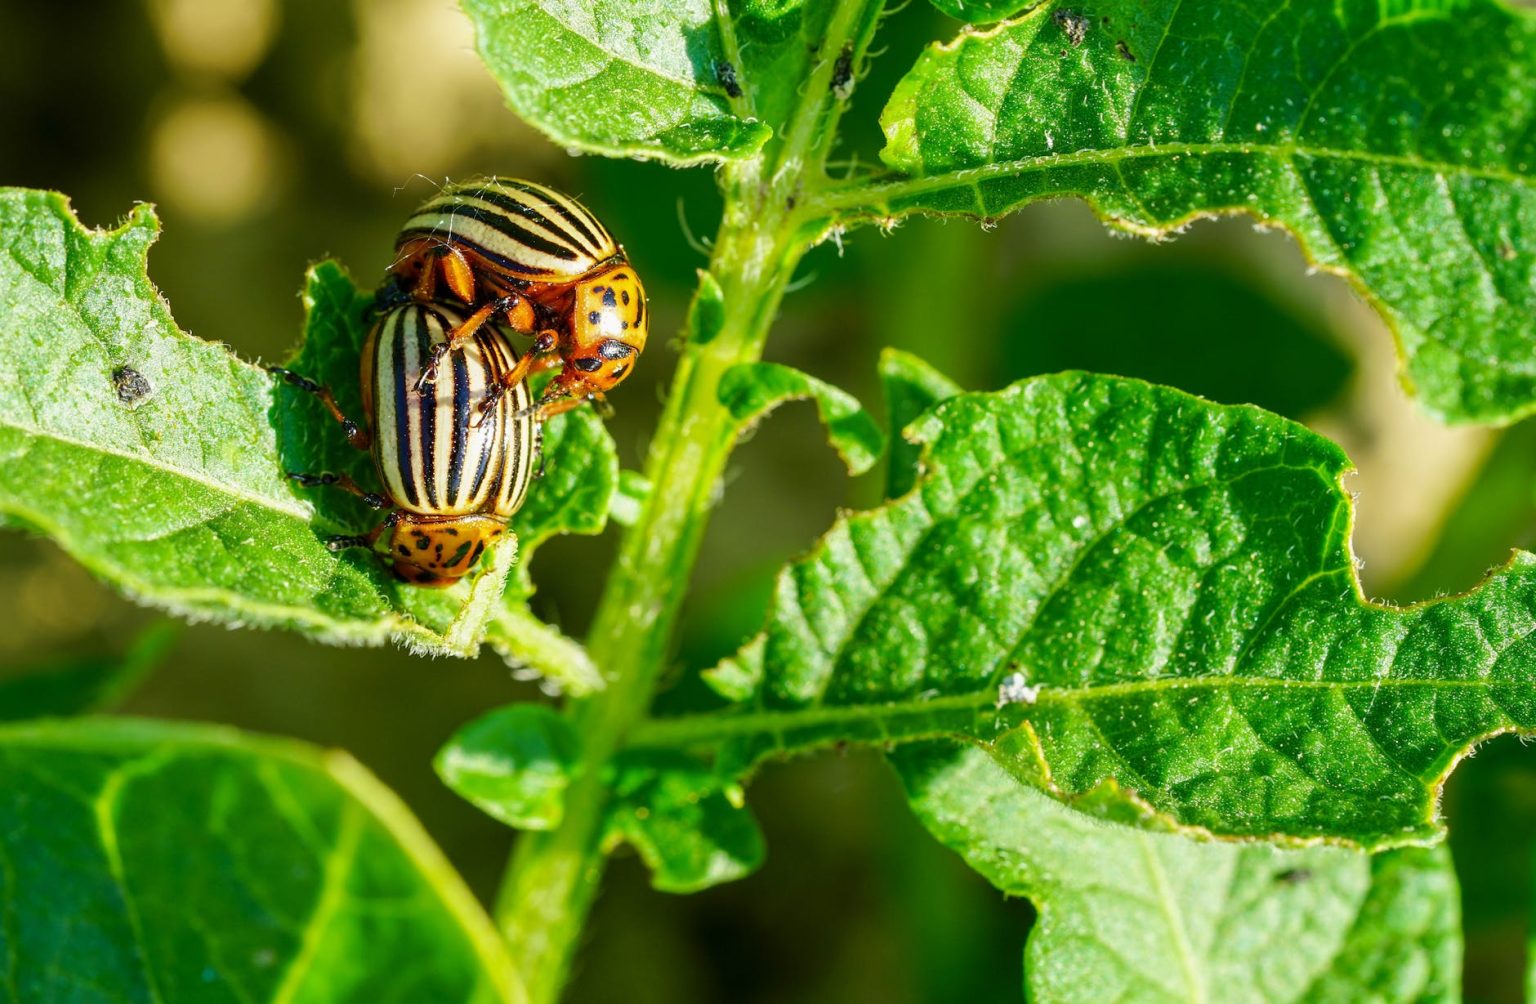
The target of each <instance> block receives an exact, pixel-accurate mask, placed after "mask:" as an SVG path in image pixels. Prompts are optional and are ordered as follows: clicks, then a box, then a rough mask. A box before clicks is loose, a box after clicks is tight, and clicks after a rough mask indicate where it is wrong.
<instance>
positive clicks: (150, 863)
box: [0, 719, 523, 1004]
mask: <svg viewBox="0 0 1536 1004" xmlns="http://www.w3.org/2000/svg"><path fill="white" fill-rule="evenodd" d="M0 763H3V764H4V768H3V769H4V776H5V779H6V781H5V784H4V786H3V787H0V860H4V861H5V862H6V863H7V864H6V867H5V868H4V869H3V870H0V886H3V888H4V898H5V902H6V903H7V905H8V909H7V917H8V918H9V919H8V920H7V924H6V928H5V940H6V942H7V943H8V944H9V945H10V947H11V951H10V953H9V955H10V959H11V968H10V970H9V972H8V975H7V984H6V985H7V987H8V989H9V990H10V992H11V996H12V998H13V999H15V1000H26V1001H45V1000H48V1001H52V1000H66V999H70V1000H73V999H81V995H84V996H86V997H89V999H91V1000H104V1001H140V1000H171V1001H181V1000H202V999H207V995H208V994H210V993H213V992H215V991H216V990H222V991H223V993H224V994H225V995H227V996H228V997H229V999H240V1000H314V1001H357V1000H370V999H384V1000H422V1001H426V1000H434V1001H439V1000H440V1001H448V1000H453V1001H481V1002H485V1004H490V1002H493V1001H495V1002H504V1001H517V1000H522V999H523V993H522V987H521V986H520V985H519V983H518V981H517V977H516V974H515V973H514V971H513V968H512V962H511V960H510V959H509V958H508V957H507V955H506V952H505V949H504V948H503V947H502V945H501V942H500V940H499V939H498V938H497V936H496V930H495V928H494V927H493V926H492V924H491V921H490V919H489V918H488V917H487V916H486V915H485V913H484V911H483V910H481V908H480V906H479V904H478V903H476V902H475V899H474V897H473V896H472V895H471V894H470V892H469V890H468V889H467V888H466V887H465V886H464V885H463V883H462V881H461V880H460V879H459V877H458V876H457V875H456V874H455V873H454V872H453V870H452V869H451V868H450V867H449V866H448V863H447V862H446V861H445V860H444V859H443V857H442V854H441V852H440V851H438V849H437V848H436V847H435V846H434V845H433V844H432V841H431V840H430V838H428V837H427V835H426V833H425V832H424V831H423V830H422V829H421V825H420V824H419V823H417V822H416V820H415V819H414V818H412V816H411V815H410V813H409V812H408V811H407V810H406V808H405V806H403V805H402V804H400V802H399V801H397V800H396V799H395V797H394V796H393V795H392V794H391V793H390V792H389V791H388V790H386V789H385V788H384V787H383V786H382V785H380V784H379V782H378V781H377V780H375V779H374V778H373V776H372V775H370V774H369V773H368V772H367V771H366V770H364V769H363V768H362V767H361V766H359V765H358V764H357V763H356V762H354V761H353V760H352V759H351V758H350V757H347V756H346V755H345V754H342V753H326V752H322V751H319V750H315V749H312V748H310V747H308V746H304V745H302V744H300V743H295V742H288V741H281V740H273V739H259V738H255V737H251V736H246V735H242V734H240V733H238V732H235V731H233V730H230V729H221V728H212V727H207V726H191V725H173V724H170V723H158V722H149V721H135V720H128V719H122V720H112V719H77V720H74V721H70V722H52V723H43V724H19V725H6V726H3V727H0ZM380 959H388V960H390V964H389V965H387V966H380V965H378V964H377V962H378V960H380ZM220 999H223V998H220Z"/></svg>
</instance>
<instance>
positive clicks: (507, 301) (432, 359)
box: [416, 296, 522, 394]
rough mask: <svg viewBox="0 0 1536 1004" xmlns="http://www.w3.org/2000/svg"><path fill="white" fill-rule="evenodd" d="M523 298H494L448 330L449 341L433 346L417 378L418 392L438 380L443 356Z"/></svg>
mask: <svg viewBox="0 0 1536 1004" xmlns="http://www.w3.org/2000/svg"><path fill="white" fill-rule="evenodd" d="M521 299H522V298H521V297H518V296H503V297H501V298H500V299H498V300H492V301H491V302H490V303H487V304H485V305H484V306H482V307H481V308H480V309H479V310H477V311H475V312H474V313H473V314H470V315H469V316H468V317H466V318H464V323H462V324H460V325H459V326H458V327H457V328H454V329H453V330H452V331H450V332H448V340H447V341H443V342H438V343H437V344H436V345H434V346H432V352H431V355H429V356H428V358H427V363H426V365H425V366H423V367H422V368H421V376H419V377H417V378H416V392H417V393H418V394H425V393H426V392H427V388H428V387H429V386H431V385H432V384H433V383H435V382H436V381H437V367H438V364H439V363H440V362H442V359H443V356H446V355H447V354H448V353H450V352H452V351H453V350H454V349H457V348H459V347H460V346H462V345H463V344H464V343H465V342H467V341H469V340H470V339H471V338H473V337H475V332H477V331H479V330H480V329H481V327H483V326H484V325H485V322H486V321H489V320H490V319H491V318H492V317H494V316H496V314H497V313H498V312H500V311H503V310H511V309H512V308H513V307H516V306H517V304H518V303H520V302H521Z"/></svg>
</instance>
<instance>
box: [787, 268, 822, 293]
mask: <svg viewBox="0 0 1536 1004" xmlns="http://www.w3.org/2000/svg"><path fill="white" fill-rule="evenodd" d="M820 274H821V273H819V272H807V273H806V274H805V275H802V276H801V277H800V278H798V279H795V280H793V281H791V282H789V283H787V284H786V285H785V286H784V292H786V293H793V292H795V291H797V290H801V289H804V288H805V287H807V286H809V285H810V284H811V283H813V282H815V281H816V277H817V276H818V275H820Z"/></svg>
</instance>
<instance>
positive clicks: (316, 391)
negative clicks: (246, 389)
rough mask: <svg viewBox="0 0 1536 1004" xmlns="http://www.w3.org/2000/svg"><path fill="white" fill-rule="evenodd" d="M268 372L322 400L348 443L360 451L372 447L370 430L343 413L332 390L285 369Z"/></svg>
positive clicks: (276, 367) (279, 368)
mask: <svg viewBox="0 0 1536 1004" xmlns="http://www.w3.org/2000/svg"><path fill="white" fill-rule="evenodd" d="M267 372H268V373H271V374H272V375H273V376H275V377H277V378H278V379H279V380H283V381H285V382H286V383H288V384H291V385H292V386H294V387H297V388H298V389H299V390H302V391H304V392H305V393H306V394H313V395H315V397H318V398H319V399H320V403H321V404H323V405H325V410H326V411H328V412H330V413H331V417H332V418H334V419H335V420H336V421H338V422H340V423H341V430H342V432H343V433H344V434H345V435H346V437H347V442H349V443H351V444H352V445H353V446H355V447H357V448H358V449H359V450H366V449H368V447H369V446H370V445H372V443H373V437H372V436H371V435H369V434H368V430H366V429H364V428H363V427H361V426H360V425H358V424H357V423H356V422H354V421H352V420H351V419H350V418H348V417H347V416H346V415H345V414H343V413H342V410H341V408H340V407H338V406H337V404H336V398H335V396H334V395H332V394H331V389H330V388H329V387H327V386H325V385H324V384H318V383H316V382H315V381H313V380H311V379H310V378H309V377H307V376H303V375H301V374H299V373H295V372H294V371H293V370H286V369H283V368H282V367H281V366H268V367H267Z"/></svg>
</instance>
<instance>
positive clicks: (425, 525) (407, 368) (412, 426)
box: [272, 303, 539, 586]
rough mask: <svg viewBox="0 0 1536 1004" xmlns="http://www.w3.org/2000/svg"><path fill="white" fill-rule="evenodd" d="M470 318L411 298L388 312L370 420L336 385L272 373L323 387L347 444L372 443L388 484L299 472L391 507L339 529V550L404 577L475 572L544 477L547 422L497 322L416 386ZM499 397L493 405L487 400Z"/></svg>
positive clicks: (371, 375) (366, 406)
mask: <svg viewBox="0 0 1536 1004" xmlns="http://www.w3.org/2000/svg"><path fill="white" fill-rule="evenodd" d="M464 321H465V317H464V315H463V314H462V313H460V312H459V311H457V310H454V309H453V308H451V307H447V306H444V305H442V304H426V303H407V304H403V305H400V306H397V307H394V308H393V309H391V310H389V311H388V312H386V313H385V314H384V315H383V316H382V317H381V318H380V320H379V321H378V323H377V324H375V326H374V328H373V330H372V331H371V332H370V333H369V336H368V340H367V342H366V343H365V344H364V346H363V357H362V390H363V410H364V412H365V414H366V416H367V420H368V426H367V427H366V428H364V427H360V426H359V425H358V424H357V423H356V422H354V421H352V420H351V419H349V418H347V417H346V415H344V414H343V413H342V412H341V409H340V408H338V407H337V405H336V401H335V398H334V397H333V396H332V394H331V392H330V390H329V389H328V388H326V387H323V386H321V385H320V384H317V383H315V382H314V381H312V380H309V379H307V378H305V377H303V376H300V375H299V374H297V373H293V372H292V371H290V370H285V369H281V368H273V370H272V372H273V373H274V374H275V375H277V376H279V377H281V378H282V379H284V380H286V381H288V382H289V383H291V384H293V385H294V386H296V387H298V388H300V389H301V390H305V391H308V392H309V393H312V394H315V395H316V396H318V397H319V398H320V400H321V401H322V402H323V403H324V404H325V406H326V408H327V409H328V410H329V411H330V412H331V414H332V415H333V416H334V417H335V418H336V420H337V421H339V422H340V423H341V425H342V428H343V429H344V430H345V432H346V436H347V439H348V441H349V442H351V443H352V445H353V446H356V447H358V448H360V449H367V450H370V451H371V453H372V455H373V465H374V469H375V471H376V472H377V474H378V477H379V482H380V483H381V485H382V486H383V490H382V491H379V492H370V491H367V490H365V489H363V488H362V487H360V486H359V485H358V484H357V483H356V482H355V481H353V480H352V479H351V478H349V477H347V476H346V475H344V474H295V473H290V474H289V477H291V478H293V479H294V480H295V481H298V482H299V483H300V484H303V485H335V486H337V487H340V488H342V489H344V490H346V491H349V492H352V493H353V494H354V495H357V496H359V497H360V498H362V500H363V501H364V502H365V503H367V504H368V505H369V506H371V507H372V508H375V509H388V510H390V512H389V515H388V516H386V517H385V518H384V521H383V522H381V523H380V524H379V525H378V526H376V527H374V528H373V529H372V530H370V531H369V532H368V533H365V534H361V535H356V536H352V535H342V536H333V537H329V538H327V540H326V546H328V547H329V548H330V549H331V550H333V551H339V550H342V549H345V548H349V547H367V548H370V549H372V550H375V551H377V552H378V553H379V554H380V555H381V556H383V557H385V558H386V559H387V560H388V561H389V562H390V563H391V567H392V568H393V571H394V573H395V575H396V576H398V577H399V578H401V579H403V580H404V581H406V582H410V583H414V584H416V585H419V586H450V585H452V584H453V583H455V582H457V581H458V580H459V579H461V578H463V577H464V576H465V575H467V574H469V572H470V571H472V570H473V569H474V568H475V566H476V564H478V562H479V561H480V556H481V555H482V554H483V553H484V552H485V550H486V548H487V547H488V546H489V545H491V544H494V543H495V542H496V541H498V540H499V539H501V538H502V537H503V536H504V535H506V534H507V533H509V532H510V531H509V530H508V528H507V520H508V518H509V517H510V516H511V515H512V514H513V513H515V512H516V511H517V510H518V508H519V507H520V506H521V505H522V504H523V499H524V497H525V496H526V495H527V493H528V485H529V483H530V482H531V480H532V479H533V476H534V473H533V472H534V465H535V461H536V456H537V453H538V449H539V426H538V423H537V421H536V420H535V418H534V411H535V410H536V409H535V408H534V407H533V406H532V395H531V393H530V391H529V389H528V383H527V381H526V380H523V379H518V380H516V381H515V382H512V383H508V382H507V381H508V379H509V377H510V376H511V375H512V374H513V373H515V372H516V371H517V370H518V369H519V365H518V364H519V359H518V355H517V352H516V351H515V350H514V349H513V348H512V345H511V344H510V343H509V342H508V341H507V340H506V338H505V337H504V336H503V335H502V334H501V333H500V332H499V331H497V330H496V328H494V327H491V326H484V327H481V328H480V329H478V330H476V331H474V332H473V333H472V334H471V336H470V337H469V338H468V339H466V340H465V341H464V342H463V344H462V345H461V346H460V347H459V351H457V352H454V353H453V355H452V356H451V357H449V358H448V359H447V360H446V361H445V362H444V365H443V366H442V371H441V372H440V373H439V374H438V376H437V379H436V380H435V381H434V382H433V383H432V385H431V387H432V391H431V393H430V394H425V395H424V394H420V393H417V392H416V386H417V383H418V381H420V379H421V376H422V374H423V372H424V371H425V368H426V366H427V365H428V363H429V362H430V361H431V360H434V359H437V358H439V356H438V355H437V354H436V353H435V352H434V350H435V349H437V348H438V347H439V346H442V345H444V344H446V343H447V342H448V340H449V337H450V335H451V334H452V332H454V331H455V330H458V329H459V328H460V327H461V326H462V325H463V324H464ZM486 399H490V400H491V402H492V403H491V405H490V407H489V408H486V409H481V408H480V407H479V405H480V403H481V402H482V401H484V400H486Z"/></svg>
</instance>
